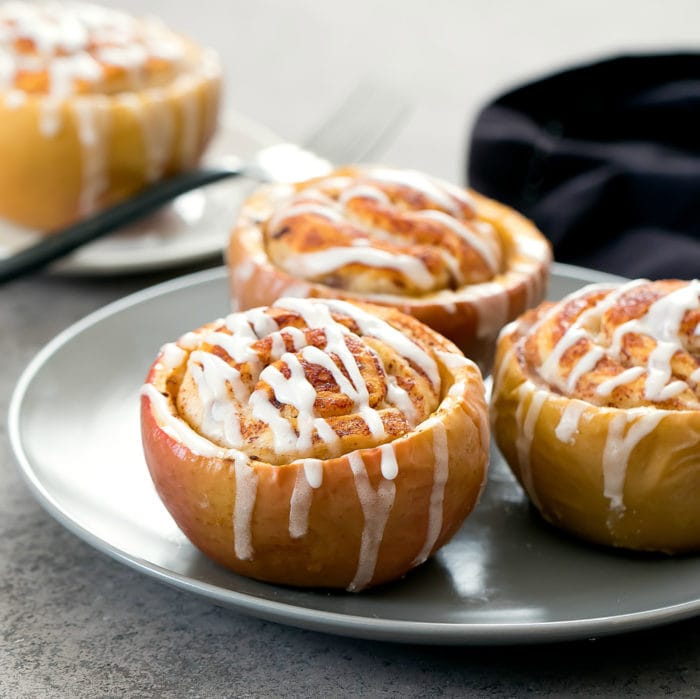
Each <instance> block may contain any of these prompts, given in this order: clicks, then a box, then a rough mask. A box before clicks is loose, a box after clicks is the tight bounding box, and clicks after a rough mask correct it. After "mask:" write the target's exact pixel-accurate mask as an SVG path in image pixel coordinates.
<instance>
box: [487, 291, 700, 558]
mask: <svg viewBox="0 0 700 699" xmlns="http://www.w3.org/2000/svg"><path fill="white" fill-rule="evenodd" d="M494 374H495V381H494V392H493V400H492V421H493V426H494V435H495V438H496V442H497V444H498V446H499V448H500V449H501V451H502V452H503V454H504V456H505V458H506V460H507V461H508V463H509V464H510V466H511V468H512V469H513V471H514V473H515V475H516V476H517V477H518V479H519V480H520V482H521V484H522V486H523V488H524V489H525V490H526V491H527V494H528V495H529V496H530V498H531V500H532V502H533V504H534V505H535V506H536V507H537V508H538V509H539V510H540V512H541V513H542V515H543V516H544V517H545V519H547V520H549V521H550V522H552V523H553V524H555V525H557V526H560V527H563V528H564V529H567V530H569V531H571V532H574V533H576V534H578V535H580V536H582V537H584V538H586V539H590V540H591V541H595V542H598V543H603V544H610V545H613V546H620V547H626V548H631V549H642V550H654V551H665V552H675V551H691V550H697V549H699V548H700V500H699V498H698V492H699V491H698V488H699V487H700V281H698V280H693V281H679V280H665V281H656V282H649V281H645V280H636V281H631V282H629V283H627V284H624V285H620V286H615V285H608V284H602V285H592V286H588V287H585V288H583V289H581V290H580V291H578V292H576V293H574V294H571V295H570V296H567V297H566V298H564V299H563V300H562V301H560V302H559V303H555V304H552V303H545V304H542V305H541V306H540V307H539V308H537V309H536V310H533V311H530V312H528V313H526V314H525V315H524V316H523V317H522V318H521V319H520V320H518V321H516V322H514V323H513V324H511V325H509V326H507V327H506V328H505V329H504V330H503V333H502V335H501V337H500V339H499V343H498V352H497V357H496V367H495V369H494Z"/></svg>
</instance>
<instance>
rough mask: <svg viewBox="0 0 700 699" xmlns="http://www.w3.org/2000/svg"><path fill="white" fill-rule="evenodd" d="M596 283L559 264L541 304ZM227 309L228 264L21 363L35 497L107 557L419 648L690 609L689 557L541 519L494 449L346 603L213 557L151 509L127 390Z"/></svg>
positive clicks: (20, 434)
mask: <svg viewBox="0 0 700 699" xmlns="http://www.w3.org/2000/svg"><path fill="white" fill-rule="evenodd" d="M606 279H610V277H608V276H607V275H602V274H598V273H596V272H590V271H587V270H583V269H579V268H575V267H568V266H565V265H555V267H554V274H553V277H552V280H551V284H550V297H551V298H560V297H561V296H562V295H564V294H566V293H568V292H570V291H573V290H574V289H576V288H578V287H579V286H581V285H582V284H584V283H588V282H592V281H603V280H606ZM227 312H228V304H227V289H226V281H225V272H224V270H223V269H217V270H211V271H207V272H203V273H198V274H194V275H190V276H187V277H183V278H181V279H177V280H174V281H171V282H168V283H166V284H161V285H159V286H156V287H154V288H152V289H147V290H146V291H143V292H140V293H137V294H134V295H132V296H129V297H128V298H126V299H123V300H121V301H118V302H116V303H113V304H111V305H109V306H107V307H106V308H104V309H102V310H100V311H98V312H97V313H93V314H92V315H90V316H88V317H87V318H85V319H83V320H82V321H80V322H79V323H77V324H75V325H73V326H72V327H70V328H69V329H68V330H66V331H64V332H63V333H61V334H60V335H59V336H58V337H56V338H55V339H54V340H53V341H52V342H51V343H49V345H47V346H46V347H45V348H44V349H43V350H42V351H41V352H40V353H39V354H38V355H37V357H36V358H35V359H34V360H33V361H32V362H31V363H30V365H29V366H28V367H27V369H26V370H25V372H24V374H23V375H22V377H21V379H20V381H19V384H18V386H17V388H16V390H15V393H14V395H13V398H12V402H11V406H10V416H9V431H10V439H11V442H12V446H13V449H14V451H15V454H16V457H17V460H18V462H19V465H20V468H21V470H22V472H23V474H24V476H25V478H26V479H27V482H28V483H29V485H30V487H31V489H32V490H33V492H34V494H35V495H36V497H37V498H38V500H39V502H40V503H41V504H42V505H43V506H44V507H45V508H46V509H47V510H48V511H49V512H50V513H51V514H52V515H53V516H54V517H56V519H57V520H58V521H59V522H61V523H62V524H63V525H65V526H66V527H67V528H68V529H70V530H71V531H73V532H74V533H75V534H77V535H78V536H80V537H81V538H82V539H84V540H85V541H87V542H88V543H90V544H92V545H93V546H95V547H96V548H97V549H99V550H100V551H103V552H105V553H107V554H109V555H110V556H113V557H114V558H116V559H117V560H120V561H122V562H124V563H126V564H127V565H130V566H132V567H133V568H136V569H137V570H140V571H142V572H144V573H147V574H148V575H152V576H154V577H155V578H158V579H159V580H162V581H163V582H166V583H169V584H171V585H174V586H176V587H179V588H181V589H184V590H188V591H190V592H194V593H196V594H198V595H201V596H203V597H206V598H207V599H210V600H212V601H214V602H216V603H219V604H223V605H227V606H230V607H233V608H235V609H237V610H239V611H242V612H247V613H250V614H254V615H256V616H259V617H263V618H265V619H270V620H274V621H278V622H283V623H287V624H293V625H296V626H300V627H305V628H310V629H317V630H321V631H327V632H331V633H338V634H344V635H349V636H359V637H364V638H373V639H385V640H393V641H402V642H415V643H444V644H447V643H451V644H458V643H463V644H466V643H471V644H475V643H489V644H496V643H522V642H538V641H551V640H555V639H576V638H585V637H591V636H598V635H602V634H610V633H616V632H620V631H625V630H632V629H639V628H643V627H647V626H652V625H654V624H660V623H664V622H669V621H672V620H675V619H682V618H685V617H690V616H692V615H695V614H698V613H699V612H700V598H699V597H698V588H699V584H698V583H699V582H700V557H697V556H696V557H691V556H687V557H678V558H665V557H650V556H641V555H639V556H637V555H631V554H624V553H620V552H614V551H607V550H604V549H599V548H595V547H592V546H588V545H586V544H583V543H580V542H578V541H575V540H573V539H571V538H568V537H566V536H564V535H562V534H560V533H558V532H557V531H555V530H553V529H552V528H550V527H548V526H547V525H546V524H544V523H543V522H542V521H541V520H540V519H539V518H538V517H537V516H536V515H535V514H534V512H532V511H531V510H530V508H529V507H528V504H527V502H526V500H525V498H524V497H523V495H522V492H521V490H520V489H519V487H518V486H517V485H516V483H515V481H514V480H513V478H512V476H511V475H510V472H509V471H508V469H507V467H506V466H505V464H504V463H503V460H502V459H501V458H500V456H499V455H498V453H497V452H495V451H494V453H493V454H492V462H491V472H490V480H489V485H488V487H487V489H486V492H485V494H484V497H483V499H482V502H481V504H480V506H479V507H478V508H477V509H476V510H475V512H474V514H473V515H472V516H471V517H470V518H469V519H468V520H467V522H466V524H465V525H464V526H463V527H462V529H461V530H460V531H459V533H458V534H457V536H456V537H455V538H454V539H453V541H452V542H451V543H450V544H449V545H447V546H446V547H445V548H443V549H442V551H441V552H440V553H439V554H438V555H437V556H435V557H434V558H433V559H432V560H430V561H429V562H428V563H426V564H425V565H423V566H421V567H420V568H418V569H417V570H415V571H413V572H412V573H411V574H410V575H408V576H407V577H406V578H405V579H404V580H402V581H399V582H396V583H394V584H392V585H387V586H384V587H382V588H380V589H377V590H371V591H369V592H365V593H362V594H360V595H353V594H349V593H333V594H331V593H326V592H313V591H305V590H297V589H291V588H285V587H277V586H273V585H267V584H264V583H259V582H255V581H253V580H247V579H245V578H242V577H239V576H237V575H234V574H233V573H230V572H228V571H226V570H224V569H222V568H219V567H218V566H216V565H215V564H213V563H211V562H209V561H208V560H207V559H206V558H205V557H204V556H203V555H201V554H200V553H199V552H198V551H197V550H196V549H194V547H192V546H191V545H190V544H189V542H188V541H187V540H186V539H185V537H184V536H183V534H182V533H181V532H180V531H179V530H178V528H177V527H176V526H175V524H174V523H173V521H172V520H171V518H170V516H169V515H168V513H167V512H166V510H165V509H164V507H163V506H162V505H161V503H160V501H159V499H158V497H157V495H156V493H155V490H154V488H153V486H152V484H151V482H150V478H149V476H148V473H147V470H146V466H145V462H144V459H143V456H142V453H141V442H140V435H139V418H138V391H139V388H140V386H141V383H142V382H143V380H144V378H145V375H146V372H147V369H148V367H149V366H150V364H151V362H152V361H153V359H154V358H155V355H156V353H157V351H158V348H159V347H160V345H161V344H163V343H164V342H166V341H169V340H173V339H175V338H177V337H178V336H179V335H181V334H182V333H184V332H186V331H188V330H191V329H192V328H195V327H198V326H200V325H202V324H203V323H205V322H207V321H210V320H213V319H214V318H216V317H218V316H222V315H225V314H226V313H227Z"/></svg>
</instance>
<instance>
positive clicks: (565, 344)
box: [530, 279, 700, 401]
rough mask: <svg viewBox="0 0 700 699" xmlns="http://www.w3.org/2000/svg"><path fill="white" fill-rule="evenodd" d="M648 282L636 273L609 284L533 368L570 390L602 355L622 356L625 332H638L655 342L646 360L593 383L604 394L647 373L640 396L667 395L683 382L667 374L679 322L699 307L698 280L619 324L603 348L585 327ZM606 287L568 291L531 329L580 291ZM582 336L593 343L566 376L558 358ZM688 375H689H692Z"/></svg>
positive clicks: (676, 344)
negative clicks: (629, 279) (624, 280)
mask: <svg viewBox="0 0 700 699" xmlns="http://www.w3.org/2000/svg"><path fill="white" fill-rule="evenodd" d="M645 283H647V282H646V280H643V279H638V280H634V281H632V282H629V283H627V284H624V285H622V286H620V287H618V288H613V289H612V290H610V293H608V294H607V295H606V296H604V297H603V298H602V299H601V300H600V301H598V302H597V303H596V304H594V305H593V306H592V307H591V308H589V309H587V310H586V311H584V312H583V313H581V315H580V316H579V317H578V318H577V319H576V320H575V321H574V322H573V323H572V324H571V325H570V326H569V327H568V328H567V330H566V331H565V332H564V334H563V335H562V337H561V338H560V339H559V341H558V342H557V343H556V344H555V346H554V347H553V348H552V351H551V352H550V353H549V355H548V357H547V358H546V359H545V361H544V362H543V363H542V365H541V367H540V368H539V369H538V373H539V374H540V376H541V377H542V378H543V379H544V380H545V381H547V382H548V383H549V384H550V385H553V386H556V387H557V388H559V389H561V390H565V391H567V392H569V393H571V392H572V391H574V390H575V388H576V385H577V384H578V382H579V380H580V379H581V377H582V376H584V375H585V374H586V373H588V372H589V371H592V370H593V369H594V368H595V366H596V365H597V364H598V362H599V361H600V360H601V359H602V358H603V357H605V356H610V357H612V358H614V359H616V360H618V361H619V360H620V358H621V354H622V352H621V346H622V342H623V339H624V337H625V335H627V334H628V333H638V334H642V335H646V336H648V337H650V338H652V339H653V340H654V341H655V342H656V347H655V348H654V350H652V352H651V353H650V355H649V358H648V360H647V363H646V365H645V366H643V367H642V366H635V367H630V368H627V369H624V370H622V371H621V372H620V373H619V374H617V375H615V376H613V377H610V378H609V379H606V380H604V381H602V382H601V383H600V384H599V385H598V387H597V388H596V393H597V394H598V395H599V396H601V397H606V396H609V395H610V394H611V393H612V392H613V391H614V390H615V388H617V387H618V386H624V385H627V384H629V383H631V382H633V381H636V380H637V379H639V378H640V377H642V376H644V375H646V380H645V398H646V399H647V400H650V401H664V400H668V399H670V398H672V397H674V396H676V395H678V394H679V393H682V392H683V391H684V390H686V388H687V387H688V386H687V384H686V382H684V381H680V380H676V381H670V379H671V360H672V358H673V356H674V355H675V353H676V352H678V351H680V350H682V345H681V341H680V338H679V332H680V325H681V323H682V321H683V317H684V315H685V313H686V312H687V311H690V310H695V309H697V308H700V281H698V280H697V279H696V280H693V281H690V282H688V283H687V284H686V285H684V286H682V287H680V288H678V289H676V290H675V291H673V292H671V293H669V294H666V295H665V296H662V297H661V298H659V299H657V300H656V301H655V302H654V303H652V304H651V306H650V307H649V308H648V310H647V312H646V313H645V314H644V315H643V316H642V317H641V318H635V319H632V320H629V321H627V322H626V323H623V324H622V325H620V326H618V327H617V328H616V329H615V331H614V333H613V337H612V341H611V345H610V347H608V348H604V347H600V346H598V345H596V344H595V339H594V338H593V336H592V334H591V330H590V328H591V327H593V328H596V327H597V325H598V324H599V322H600V319H601V318H602V316H603V315H604V314H605V313H606V312H607V311H608V310H609V309H610V308H612V307H613V305H614V304H616V303H617V302H618V301H619V300H620V299H621V298H622V297H623V296H624V294H626V293H628V292H629V291H631V290H633V289H635V288H636V287H638V286H640V285H642V284H645ZM601 289H602V290H608V289H610V286H609V285H590V286H587V287H584V288H583V289H581V290H580V291H578V292H574V293H573V294H570V295H569V296H567V297H566V298H565V299H564V300H563V301H562V302H561V304H560V305H557V306H554V307H553V308H552V309H551V310H550V311H549V313H547V314H545V315H544V316H543V318H542V319H541V320H540V321H539V322H538V323H537V324H536V325H535V326H533V328H532V329H531V331H530V332H536V331H537V329H538V327H539V326H540V325H541V324H543V323H545V322H547V321H548V320H549V319H550V317H551V316H552V315H554V314H556V313H557V312H558V309H559V308H560V307H561V305H563V304H566V303H567V302H569V301H571V300H573V299H575V298H577V297H578V296H583V295H585V294H588V293H591V292H595V291H598V290H601ZM582 339H589V340H590V342H591V344H592V345H593V346H592V347H590V349H589V350H588V351H587V352H586V353H584V354H583V355H582V356H581V357H580V358H579V359H578V360H577V361H576V363H575V364H574V365H573V367H572V368H571V371H570V373H569V376H568V377H567V379H566V380H564V378H563V377H562V375H561V364H560V362H561V358H562V357H563V355H564V354H565V353H566V351H567V350H569V349H570V348H571V347H573V346H574V345H575V344H576V343H577V342H579V341H580V340H582ZM691 380H692V376H691Z"/></svg>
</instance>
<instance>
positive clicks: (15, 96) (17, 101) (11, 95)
mask: <svg viewBox="0 0 700 699" xmlns="http://www.w3.org/2000/svg"><path fill="white" fill-rule="evenodd" d="M26 101H27V94H26V93H25V92H22V91H21V90H10V91H9V92H8V93H7V94H6V95H5V106H6V107H7V108H8V109H19V108H20V107H21V106H23V105H24V104H25V103H26Z"/></svg>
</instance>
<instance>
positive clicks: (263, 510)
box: [141, 298, 489, 590]
mask: <svg viewBox="0 0 700 699" xmlns="http://www.w3.org/2000/svg"><path fill="white" fill-rule="evenodd" d="M141 400H142V412H141V420H142V435H143V444H144V450H145V455H146V460H147V463H148V467H149V469H150V472H151V475H152V477H153V481H154V483H155V486H156V489H157V491H158V493H159V494H160V497H161V499H162V500H163V502H164V503H165V505H166V507H167V508H168V510H169V511H170V513H171V514H172V516H173V518H174V520H175V521H176V522H177V524H178V525H179V526H180V528H181V529H182V530H183V532H184V533H185V534H186V535H187V536H188V537H189V539H190V540H191V541H192V542H193V543H194V544H195V545H196V546H197V547H198V548H200V549H201V550H202V551H203V552H204V553H205V554H206V555H208V556H210V557H211V558H213V559H214V560H216V561H217V562H219V563H221V564H223V565H224V566H227V567H228V568H230V569H232V570H234V571H235V572H237V573H240V574H242V575H246V576H250V577H253V578H256V579H259V580H265V581H269V582H275V583H281V584H289V585H295V586H319V587H339V588H347V589H349V590H361V589H364V588H366V587H369V586H371V585H376V584H379V583H383V582H386V581H389V580H393V579H395V578H398V577H400V576H402V575H403V574H405V573H406V572H407V571H409V570H410V569H411V568H413V567H414V566H417V565H419V564H420V563H422V562H423V561H425V560H426V559H427V558H428V557H429V556H430V555H431V554H432V553H434V552H435V551H436V550H437V549H438V548H439V547H440V546H442V545H443V544H444V543H445V542H446V541H447V540H449V539H450V537H451V536H452V535H453V534H454V533H455V531H456V530H457V529H458V528H459V526H460V525H461V524H462V521H463V520H464V518H465V517H466V516H467V515H468V514H469V512H470V511H471V510H472V508H473V507H474V505H475V503H476V501H477V499H478V496H479V494H480V491H481V488H482V486H483V484H484V480H485V475H486V466H487V460H488V449H489V427H488V416H487V409H486V404H485V399H484V388H483V383H482V380H481V374H480V372H479V370H478V368H477V367H476V365H475V364H474V363H473V362H471V361H470V360H468V359H465V358H464V356H463V355H462V354H461V353H460V352H459V351H458V350H457V349H456V348H455V347H454V345H453V344H452V343H450V342H449V341H448V340H446V339H445V338H443V337H441V336H440V335H438V334H437V333H435V332H434V331H432V330H431V329H430V328H428V327H426V326H424V325H423V324H421V323H419V322H418V321H416V320H415V319H414V318H411V317H409V316H406V315H404V314H403V313H400V312H399V311H397V310H395V309H390V308H382V307H375V306H371V305H365V304H352V303H348V302H345V301H342V300H334V299H299V298H283V299H280V300H278V301H277V302H276V303H275V304H274V305H272V306H269V307H262V308H256V309H252V310H248V311H246V312H239V313H233V314H231V315H229V316H228V317H227V318H224V319H221V320H217V321H215V322H213V323H210V324H208V325H205V326H204V327H202V328H200V329H198V330H195V331H194V332H190V333H187V334H186V335H184V336H183V337H181V338H180V339H179V340H178V341H177V342H174V343H169V344H167V345H165V346H164V347H163V349H162V350H161V353H160V355H159V356H158V358H157V360H156V361H155V363H154V364H153V366H152V368H151V371H150V373H149V375H148V378H147V382H146V384H145V386H144V388H143V390H142V399H141Z"/></svg>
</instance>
